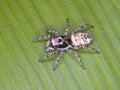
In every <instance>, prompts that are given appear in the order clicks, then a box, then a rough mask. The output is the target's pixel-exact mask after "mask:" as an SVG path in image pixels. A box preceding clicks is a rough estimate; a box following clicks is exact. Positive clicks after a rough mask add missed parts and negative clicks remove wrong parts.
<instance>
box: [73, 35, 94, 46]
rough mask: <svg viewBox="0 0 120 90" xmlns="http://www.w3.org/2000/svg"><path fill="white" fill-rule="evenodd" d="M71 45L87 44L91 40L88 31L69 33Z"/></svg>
mask: <svg viewBox="0 0 120 90" xmlns="http://www.w3.org/2000/svg"><path fill="white" fill-rule="evenodd" d="M71 41H72V45H73V46H81V45H88V44H90V43H91V42H92V41H93V37H92V36H91V35H90V34H88V33H75V34H72V35H71Z"/></svg>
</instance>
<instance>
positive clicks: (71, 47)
mask: <svg viewBox="0 0 120 90" xmlns="http://www.w3.org/2000/svg"><path fill="white" fill-rule="evenodd" d="M69 27H70V25H69V20H68V19H67V24H66V29H65V32H64V35H60V34H59V32H58V31H57V30H48V31H47V33H48V34H46V35H43V36H39V37H37V38H35V39H34V40H33V42H37V41H39V40H42V39H48V41H47V43H46V51H47V52H48V53H47V55H45V56H44V57H43V58H41V59H40V60H39V61H44V60H46V59H47V58H48V57H50V56H53V55H55V54H56V53H59V56H58V57H57V59H56V61H55V63H54V64H53V70H55V69H56V66H57V64H58V62H59V61H60V60H61V58H62V56H63V54H64V52H65V51H66V52H69V53H71V54H73V55H74V56H75V57H76V59H77V61H78V62H79V64H80V66H81V67H82V68H83V69H85V68H84V66H83V64H82V61H81V59H80V57H79V55H78V53H77V52H76V51H75V49H80V48H85V49H88V50H91V51H93V52H97V51H96V50H95V49H94V48H90V47H87V46H88V45H89V44H90V43H91V42H92V41H93V37H92V35H90V34H88V33H80V32H79V31H81V30H84V29H89V28H93V26H92V25H89V24H85V25H83V26H79V27H77V28H75V29H74V31H73V33H72V34H71V35H70V36H69V35H68V32H69ZM51 33H52V34H51ZM53 34H54V35H53Z"/></svg>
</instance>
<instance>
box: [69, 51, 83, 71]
mask: <svg viewBox="0 0 120 90" xmlns="http://www.w3.org/2000/svg"><path fill="white" fill-rule="evenodd" d="M68 52H69V53H71V54H73V55H74V56H75V57H76V59H77V61H78V63H79V64H80V66H81V67H82V68H83V69H85V67H84V65H83V64H82V61H81V59H80V57H79V55H78V53H77V52H76V51H74V50H71V49H70V50H68Z"/></svg>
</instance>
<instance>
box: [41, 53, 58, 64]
mask: <svg viewBox="0 0 120 90" xmlns="http://www.w3.org/2000/svg"><path fill="white" fill-rule="evenodd" d="M56 53H57V51H52V52H49V53H48V54H47V55H45V56H44V57H43V58H41V59H40V60H39V62H42V61H45V60H46V59H47V58H49V57H51V56H53V55H55V54H56Z"/></svg>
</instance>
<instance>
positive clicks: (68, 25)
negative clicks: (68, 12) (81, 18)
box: [64, 18, 70, 36]
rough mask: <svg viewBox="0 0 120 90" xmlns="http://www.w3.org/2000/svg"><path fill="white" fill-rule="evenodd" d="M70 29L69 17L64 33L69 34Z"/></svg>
mask: <svg viewBox="0 0 120 90" xmlns="http://www.w3.org/2000/svg"><path fill="white" fill-rule="evenodd" d="M69 29H70V24H69V18H67V19H66V29H65V32H64V35H65V36H67V35H68V32H69Z"/></svg>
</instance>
